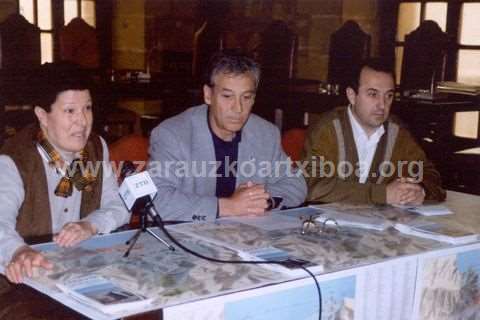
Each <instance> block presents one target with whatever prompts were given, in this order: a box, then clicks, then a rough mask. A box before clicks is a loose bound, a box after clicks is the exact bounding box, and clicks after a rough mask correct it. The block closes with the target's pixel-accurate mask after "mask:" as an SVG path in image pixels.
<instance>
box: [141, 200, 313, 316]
mask: <svg viewBox="0 0 480 320" xmlns="http://www.w3.org/2000/svg"><path fill="white" fill-rule="evenodd" d="M148 206H150V207H153V203H152V201H150V202H149V204H148ZM149 215H150V216H151V217H152V219H153V220H154V221H155V222H156V224H157V225H158V227H159V228H160V229H161V230H162V232H163V233H164V234H165V235H166V236H167V237H168V238H169V239H170V241H172V242H173V243H174V244H176V245H177V246H178V247H179V248H181V249H183V250H184V251H186V252H188V253H190V254H191V255H194V256H195V257H197V258H200V259H203V260H207V261H211V262H217V263H226V264H227V263H230V264H254V265H259V264H276V265H280V266H283V267H285V266H284V263H282V261H273V260H270V261H268V260H265V261H255V260H223V259H217V258H212V257H208V256H204V255H203V254H201V253H198V252H195V251H193V250H192V249H189V248H187V247H186V246H184V245H183V244H181V243H180V242H179V241H178V240H177V239H175V237H173V236H172V235H171V234H170V232H169V231H168V230H167V229H166V228H165V224H164V222H163V220H162V218H161V217H160V215H159V214H157V215H152V214H151V213H150V211H149ZM290 263H291V262H290ZM297 266H298V267H299V268H300V269H302V270H304V271H305V272H306V273H307V274H308V275H309V276H310V277H311V278H312V279H313V281H314V282H315V287H316V289H317V293H318V319H319V320H321V319H322V290H321V289H320V284H319V283H318V280H317V278H316V277H315V275H314V274H313V273H312V272H311V271H310V270H308V269H307V268H306V267H304V266H303V265H301V264H299V263H298V264H297Z"/></svg>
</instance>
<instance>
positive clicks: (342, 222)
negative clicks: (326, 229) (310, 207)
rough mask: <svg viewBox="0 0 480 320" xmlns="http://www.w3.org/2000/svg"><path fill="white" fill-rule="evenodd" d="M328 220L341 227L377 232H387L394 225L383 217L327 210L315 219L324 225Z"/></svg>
mask: <svg viewBox="0 0 480 320" xmlns="http://www.w3.org/2000/svg"><path fill="white" fill-rule="evenodd" d="M328 219H333V220H335V221H336V222H337V224H338V226H339V227H350V228H361V229H371V230H377V231H383V230H386V229H388V228H389V227H390V226H391V225H392V223H391V222H390V221H388V220H387V219H385V218H383V217H374V216H370V217H369V216H364V215H359V214H353V213H346V212H340V211H335V210H325V211H324V213H322V214H321V215H319V216H318V217H316V218H315V221H317V222H319V223H322V224H323V223H324V222H325V221H327V220H328Z"/></svg>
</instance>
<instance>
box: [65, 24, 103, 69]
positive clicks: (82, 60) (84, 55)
mask: <svg viewBox="0 0 480 320" xmlns="http://www.w3.org/2000/svg"><path fill="white" fill-rule="evenodd" d="M59 40H60V41H59V42H60V57H61V59H62V60H68V61H72V62H75V63H78V64H79V65H81V66H82V67H85V68H89V69H95V68H98V67H99V66H100V51H99V48H98V40H97V31H96V30H95V28H93V27H92V26H90V25H89V24H88V23H86V22H85V20H83V19H82V18H78V17H77V18H74V19H73V20H72V21H70V22H69V23H68V24H67V25H66V26H64V27H63V28H62V29H61V30H60V36H59Z"/></svg>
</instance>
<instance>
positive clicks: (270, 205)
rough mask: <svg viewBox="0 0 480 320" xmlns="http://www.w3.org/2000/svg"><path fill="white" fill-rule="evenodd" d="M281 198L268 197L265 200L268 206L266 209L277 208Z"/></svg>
mask: <svg viewBox="0 0 480 320" xmlns="http://www.w3.org/2000/svg"><path fill="white" fill-rule="evenodd" d="M282 200H283V198H282V197H270V198H269V199H268V200H267V203H268V207H267V210H272V209H276V208H278V206H279V205H280V203H281V202H282Z"/></svg>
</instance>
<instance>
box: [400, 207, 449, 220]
mask: <svg viewBox="0 0 480 320" xmlns="http://www.w3.org/2000/svg"><path fill="white" fill-rule="evenodd" d="M395 207H397V208H400V209H403V210H407V211H409V212H413V213H418V214H421V215H422V216H427V217H430V216H443V215H447V214H452V213H453V212H452V210H450V209H449V208H448V207H447V206H444V205H440V204H426V205H419V206H409V205H403V206H402V205H395Z"/></svg>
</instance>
